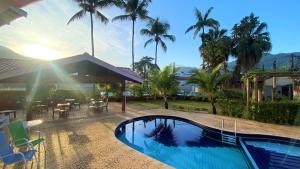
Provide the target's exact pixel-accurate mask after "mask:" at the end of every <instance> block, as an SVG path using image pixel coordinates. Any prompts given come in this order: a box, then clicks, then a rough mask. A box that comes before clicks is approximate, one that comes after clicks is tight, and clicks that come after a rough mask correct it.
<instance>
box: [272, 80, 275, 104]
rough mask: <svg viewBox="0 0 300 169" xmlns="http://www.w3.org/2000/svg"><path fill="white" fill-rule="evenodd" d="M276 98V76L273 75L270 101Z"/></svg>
mask: <svg viewBox="0 0 300 169" xmlns="http://www.w3.org/2000/svg"><path fill="white" fill-rule="evenodd" d="M275 98H276V77H273V85H272V101H274V100H275Z"/></svg>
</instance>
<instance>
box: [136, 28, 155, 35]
mask: <svg viewBox="0 0 300 169" xmlns="http://www.w3.org/2000/svg"><path fill="white" fill-rule="evenodd" d="M140 33H141V35H146V36H154V35H155V34H154V33H153V32H151V31H150V30H149V29H142V30H141V32H140Z"/></svg>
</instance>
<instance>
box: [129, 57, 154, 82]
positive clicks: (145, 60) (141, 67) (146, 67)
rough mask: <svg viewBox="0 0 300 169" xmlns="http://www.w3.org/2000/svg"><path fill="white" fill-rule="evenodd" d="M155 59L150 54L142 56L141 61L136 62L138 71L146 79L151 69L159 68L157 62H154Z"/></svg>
mask: <svg viewBox="0 0 300 169" xmlns="http://www.w3.org/2000/svg"><path fill="white" fill-rule="evenodd" d="M153 60H154V59H153V58H151V57H148V56H144V57H142V59H141V60H140V61H139V62H135V68H136V71H137V72H138V74H139V75H140V76H142V77H143V78H144V79H148V75H149V73H150V71H151V70H153V69H156V68H158V67H157V66H156V65H155V64H153V63H152V61H153Z"/></svg>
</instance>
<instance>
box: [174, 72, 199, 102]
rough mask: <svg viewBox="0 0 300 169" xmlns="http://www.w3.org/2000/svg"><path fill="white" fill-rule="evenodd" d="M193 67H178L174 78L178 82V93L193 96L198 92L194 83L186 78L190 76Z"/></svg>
mask: <svg viewBox="0 0 300 169" xmlns="http://www.w3.org/2000/svg"><path fill="white" fill-rule="evenodd" d="M193 69H196V68H194V67H179V68H178V70H177V72H176V80H177V81H178V82H179V90H178V94H179V95H183V96H195V95H196V93H197V92H198V88H197V86H196V85H193V84H189V83H188V79H189V78H190V77H191V76H192V74H191V71H192V70H193Z"/></svg>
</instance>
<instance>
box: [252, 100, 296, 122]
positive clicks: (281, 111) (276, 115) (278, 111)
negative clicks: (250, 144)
mask: <svg viewBox="0 0 300 169" xmlns="http://www.w3.org/2000/svg"><path fill="white" fill-rule="evenodd" d="M248 112H249V115H250V116H251V117H252V119H253V120H256V121H260V122H265V123H275V124H289V125H300V103H299V102H293V101H282V102H261V103H254V104H251V106H250V107H249V110H248Z"/></svg>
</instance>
